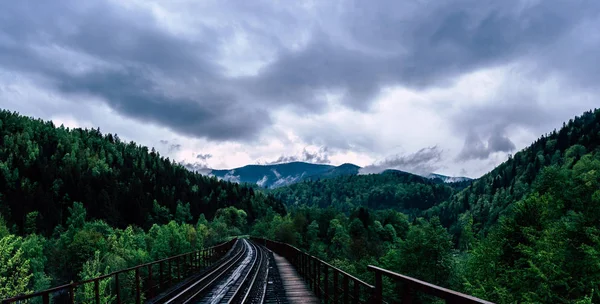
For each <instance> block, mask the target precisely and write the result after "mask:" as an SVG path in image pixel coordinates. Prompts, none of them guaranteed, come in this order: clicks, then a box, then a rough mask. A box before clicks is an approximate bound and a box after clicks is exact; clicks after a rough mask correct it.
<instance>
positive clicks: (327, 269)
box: [323, 266, 329, 303]
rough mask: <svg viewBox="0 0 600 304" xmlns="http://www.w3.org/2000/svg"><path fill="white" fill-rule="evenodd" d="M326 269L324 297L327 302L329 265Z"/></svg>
mask: <svg viewBox="0 0 600 304" xmlns="http://www.w3.org/2000/svg"><path fill="white" fill-rule="evenodd" d="M324 270H325V272H323V280H325V285H323V298H324V299H325V303H329V267H328V266H325V269H324Z"/></svg>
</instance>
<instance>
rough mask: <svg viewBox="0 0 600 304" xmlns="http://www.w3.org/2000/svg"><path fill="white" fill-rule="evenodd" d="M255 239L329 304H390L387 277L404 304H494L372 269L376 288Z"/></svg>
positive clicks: (289, 249)
mask: <svg viewBox="0 0 600 304" xmlns="http://www.w3.org/2000/svg"><path fill="white" fill-rule="evenodd" d="M251 239H252V240H253V241H255V242H257V243H259V244H264V245H265V246H266V247H267V248H269V249H271V250H272V251H273V252H275V253H277V254H279V255H282V256H283V257H285V258H286V259H288V261H289V262H290V263H291V264H292V265H293V266H294V267H296V270H297V271H298V273H299V274H300V275H301V276H303V277H304V279H305V280H306V281H307V282H308V284H309V286H310V288H311V289H312V290H313V292H314V293H315V295H316V296H317V297H319V298H321V299H322V300H323V301H324V302H325V303H328V302H332V303H339V302H340V301H341V303H350V300H352V303H374V304H380V303H386V302H385V301H384V300H385V299H384V298H383V294H382V293H383V292H382V291H383V278H382V277H383V276H386V277H388V278H390V279H392V281H394V282H395V283H396V285H397V286H396V287H399V286H398V284H403V286H402V287H403V289H402V291H403V292H402V294H400V295H399V296H401V298H402V303H412V301H413V292H414V291H420V292H423V293H425V294H429V295H432V296H435V297H438V298H441V299H443V300H445V301H446V303H448V304H455V303H466V304H493V303H492V302H488V301H485V300H482V299H479V298H476V297H473V296H470V295H466V294H462V293H460V292H456V291H453V290H450V289H447V288H444V287H440V286H436V285H434V284H431V283H427V282H424V281H421V280H418V279H415V278H411V277H409V276H405V275H402V274H399V273H395V272H392V271H389V270H387V269H383V268H380V267H376V266H372V265H369V266H368V267H367V269H368V270H369V271H373V272H374V273H375V285H371V284H369V283H366V282H364V281H362V280H360V279H359V278H356V277H354V276H352V275H350V274H348V273H347V272H345V271H343V270H341V269H339V268H336V267H334V266H332V265H330V264H328V263H327V262H324V261H322V260H320V259H318V258H316V257H314V256H312V255H310V254H307V253H305V252H303V251H301V250H300V249H298V248H296V247H294V246H292V245H289V244H286V243H281V242H277V241H271V240H267V239H263V238H256V237H252V238H251ZM330 272H332V273H331V274H330ZM330 275H331V276H333V280H331V278H330ZM339 276H341V278H340V277H339ZM340 281H341V282H340ZM349 282H353V286H354V289H353V290H352V291H350V290H349ZM340 285H341V287H340ZM357 288H358V289H360V288H362V289H364V290H365V291H364V292H360V290H357ZM396 290H398V289H396Z"/></svg>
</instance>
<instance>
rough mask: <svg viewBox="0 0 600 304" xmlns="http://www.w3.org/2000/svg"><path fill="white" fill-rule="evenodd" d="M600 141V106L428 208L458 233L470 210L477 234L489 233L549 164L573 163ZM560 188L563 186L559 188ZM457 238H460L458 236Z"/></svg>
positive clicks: (569, 165) (528, 190)
mask: <svg viewBox="0 0 600 304" xmlns="http://www.w3.org/2000/svg"><path fill="white" fill-rule="evenodd" d="M599 144H600V109H598V110H594V111H588V112H585V113H584V114H583V115H582V116H580V117H576V118H575V119H571V120H569V122H568V123H566V124H564V125H563V127H562V128H561V129H560V131H556V130H554V131H553V132H551V133H550V134H546V135H545V136H542V137H541V138H539V139H538V140H536V141H535V142H534V143H533V144H532V145H531V146H529V147H528V148H526V149H524V150H522V151H520V152H518V153H516V154H515V155H514V156H513V157H510V158H509V159H508V160H507V161H506V162H504V163H503V164H501V165H499V166H498V167H496V168H495V169H494V170H492V171H491V172H490V173H488V174H486V175H484V176H482V177H481V178H479V179H478V180H476V181H475V182H473V184H472V185H471V186H469V187H467V188H466V189H465V190H464V191H462V192H460V193H458V194H457V195H454V196H452V197H451V198H450V199H449V200H447V201H446V202H444V203H441V204H439V205H438V206H435V207H433V208H431V209H430V210H428V211H427V215H428V216H434V215H437V216H439V217H440V219H441V221H442V223H443V224H444V226H446V227H450V230H451V231H453V232H454V234H455V236H459V235H460V233H459V231H460V230H461V227H460V225H461V223H460V215H461V214H463V213H465V212H467V211H468V212H469V213H470V214H471V216H472V217H473V229H474V232H475V233H476V234H478V232H481V233H482V234H483V235H485V234H487V233H488V232H489V231H490V230H491V229H492V228H493V227H494V226H495V225H496V224H497V223H498V219H499V218H500V217H501V216H503V215H506V214H507V213H508V212H509V209H510V208H511V205H512V204H513V203H514V202H517V201H520V200H522V199H524V198H525V197H527V196H528V195H530V194H531V192H532V183H533V182H534V181H535V180H536V178H537V176H538V175H539V174H540V172H542V170H543V169H544V168H546V167H549V166H563V165H564V166H566V167H567V168H570V167H572V166H573V165H574V164H575V163H577V162H578V161H579V160H580V159H581V158H582V157H583V156H584V155H585V154H586V153H589V152H592V151H595V150H597V149H598V148H599ZM557 189H560V188H557ZM455 241H458V239H455Z"/></svg>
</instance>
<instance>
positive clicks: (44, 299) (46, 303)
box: [42, 293, 50, 304]
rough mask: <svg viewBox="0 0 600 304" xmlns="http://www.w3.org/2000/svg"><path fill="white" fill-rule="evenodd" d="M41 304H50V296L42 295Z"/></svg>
mask: <svg viewBox="0 0 600 304" xmlns="http://www.w3.org/2000/svg"><path fill="white" fill-rule="evenodd" d="M42 302H43V303H44V304H50V295H49V294H48V293H45V294H44V295H42Z"/></svg>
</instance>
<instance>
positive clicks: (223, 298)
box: [150, 239, 270, 304]
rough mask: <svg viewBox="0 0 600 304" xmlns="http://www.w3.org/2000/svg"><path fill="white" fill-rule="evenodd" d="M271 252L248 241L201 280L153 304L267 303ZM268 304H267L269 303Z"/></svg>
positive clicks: (198, 278)
mask: <svg viewBox="0 0 600 304" xmlns="http://www.w3.org/2000/svg"><path fill="white" fill-rule="evenodd" d="M269 263H270V262H269V255H268V251H267V250H266V249H265V248H264V247H262V246H258V245H256V244H254V243H253V242H250V241H248V240H245V239H241V240H238V241H237V242H236V244H235V245H234V246H233V248H232V249H231V251H230V252H229V253H228V254H227V255H226V256H225V257H223V258H222V259H221V261H219V262H218V263H216V264H215V265H214V266H213V267H211V268H210V269H207V270H206V271H205V272H204V273H203V274H201V275H200V276H199V277H197V278H195V279H194V280H191V281H190V282H187V283H186V284H184V285H182V286H179V287H178V288H176V289H174V290H172V291H170V292H168V293H166V294H164V295H163V296H161V297H160V298H159V299H156V300H154V301H150V302H151V303H164V304H175V303H177V304H188V303H194V304H195V303H202V304H222V303H226V304H236V303H264V302H266V300H268V299H267V297H266V291H267V285H268V275H269ZM267 302H268V301H267Z"/></svg>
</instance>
